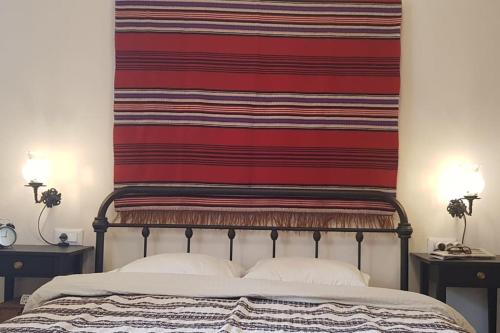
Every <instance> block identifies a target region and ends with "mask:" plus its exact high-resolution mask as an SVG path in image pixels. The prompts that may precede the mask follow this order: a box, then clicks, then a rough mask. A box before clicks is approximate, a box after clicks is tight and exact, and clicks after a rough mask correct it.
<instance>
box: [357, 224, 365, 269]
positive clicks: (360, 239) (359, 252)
mask: <svg viewBox="0 0 500 333" xmlns="http://www.w3.org/2000/svg"><path fill="white" fill-rule="evenodd" d="M363 238H364V236H363V233H362V232H361V231H358V232H357V233H356V241H357V242H358V269H359V270H361V242H362V241H363Z"/></svg>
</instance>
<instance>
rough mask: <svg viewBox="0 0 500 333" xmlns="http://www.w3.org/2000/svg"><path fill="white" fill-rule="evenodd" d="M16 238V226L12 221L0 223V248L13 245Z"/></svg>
mask: <svg viewBox="0 0 500 333" xmlns="http://www.w3.org/2000/svg"><path fill="white" fill-rule="evenodd" d="M16 240H17V233H16V228H15V227H14V225H13V224H12V223H7V224H1V223H0V249H3V248H6V247H9V246H12V245H14V243H15V242H16Z"/></svg>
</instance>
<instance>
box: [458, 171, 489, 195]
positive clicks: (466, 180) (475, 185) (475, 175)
mask: <svg viewBox="0 0 500 333" xmlns="http://www.w3.org/2000/svg"><path fill="white" fill-rule="evenodd" d="M459 181H461V182H462V184H463V191H464V192H463V195H464V196H466V197H467V196H477V195H479V194H481V192H483V190H484V178H483V176H482V175H481V172H480V170H479V167H478V166H477V165H473V166H467V167H464V173H463V178H462V179H461V180H459Z"/></svg>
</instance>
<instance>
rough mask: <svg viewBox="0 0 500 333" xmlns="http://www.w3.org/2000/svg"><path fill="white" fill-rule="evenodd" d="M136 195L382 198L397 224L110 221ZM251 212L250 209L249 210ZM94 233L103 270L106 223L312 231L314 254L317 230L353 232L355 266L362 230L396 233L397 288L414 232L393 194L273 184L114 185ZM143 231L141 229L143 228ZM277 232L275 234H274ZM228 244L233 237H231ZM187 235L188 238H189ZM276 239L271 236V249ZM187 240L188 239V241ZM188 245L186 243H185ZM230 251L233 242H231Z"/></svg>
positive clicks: (404, 285) (403, 281) (404, 278)
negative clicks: (117, 204)
mask: <svg viewBox="0 0 500 333" xmlns="http://www.w3.org/2000/svg"><path fill="white" fill-rule="evenodd" d="M139 195H155V196H183V197H190V196H193V197H194V196H196V197H199V196H206V197H210V196H216V197H233V196H238V197H248V198H252V197H259V198H273V197H276V196H280V197H283V198H308V199H332V200H335V199H337V200H363V201H383V202H386V203H388V204H390V205H391V206H392V207H393V208H394V209H395V211H396V213H397V214H398V217H399V223H398V225H397V227H396V228H385V229H378V228H354V227H346V228H344V227H331V228H330V227H318V228H314V227H281V226H280V227H277V226H238V225H187V224H186V225H184V224H183V225H179V224H155V225H153V224H141V223H109V221H108V219H107V217H106V213H107V211H108V209H109V207H110V206H111V204H112V203H113V202H114V201H115V200H116V199H120V198H125V197H133V196H139ZM249 214H250V213H249ZM92 226H93V228H94V231H95V233H96V252H95V256H96V257H95V271H96V272H102V271H103V260H104V234H105V232H106V231H107V229H108V228H109V227H138V228H149V227H153V228H188V229H190V230H192V229H227V230H233V231H234V230H271V231H272V232H273V233H274V232H276V231H277V230H280V231H311V232H315V235H314V240H315V242H316V255H317V247H318V242H319V237H318V234H317V233H318V232H355V233H356V241H357V242H358V266H359V263H360V253H361V241H362V240H363V237H362V234H361V233H363V232H380V233H396V234H397V235H398V237H399V238H400V241H401V258H400V288H401V289H402V290H408V242H409V238H410V237H411V234H412V232H413V230H412V227H411V225H410V223H409V222H408V217H407V215H406V212H405V210H404V208H403V206H402V205H401V203H400V202H399V201H398V200H397V199H396V198H395V197H393V196H391V195H389V194H387V193H384V192H379V191H356V190H331V189H310V190H309V189H286V190H283V189H274V188H257V187H249V188H244V189H243V188H238V189H236V188H221V187H174V186H173V187H170V186H126V187H122V188H118V189H115V190H114V191H113V192H111V193H110V194H109V195H108V196H107V197H106V198H105V199H104V201H103V202H102V203H101V206H100V207H99V210H98V213H97V217H96V218H95V219H94V222H93V224H92ZM143 231H144V229H143ZM276 235H277V234H276ZM143 236H144V239H145V247H144V248H145V251H146V246H147V236H149V229H148V230H147V233H144V232H143ZM230 239H231V244H232V240H233V239H234V235H233V237H230ZM189 240H190V238H189V239H188V241H189ZM275 241H276V239H275V238H273V253H274V247H275ZM188 244H189V243H188ZM188 246H189V245H188ZM231 252H232V246H231Z"/></svg>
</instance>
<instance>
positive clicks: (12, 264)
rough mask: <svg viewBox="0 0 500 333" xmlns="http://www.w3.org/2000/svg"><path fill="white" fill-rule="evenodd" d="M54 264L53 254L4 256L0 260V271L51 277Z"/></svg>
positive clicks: (11, 273) (17, 274)
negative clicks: (50, 255)
mask: <svg viewBox="0 0 500 333" xmlns="http://www.w3.org/2000/svg"><path fill="white" fill-rule="evenodd" d="M54 265H55V257H53V256H52V257H49V256H24V255H18V256H6V257H3V258H2V259H1V260H0V271H1V272H2V273H3V274H9V275H15V276H36V277H51V276H53V275H54Z"/></svg>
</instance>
